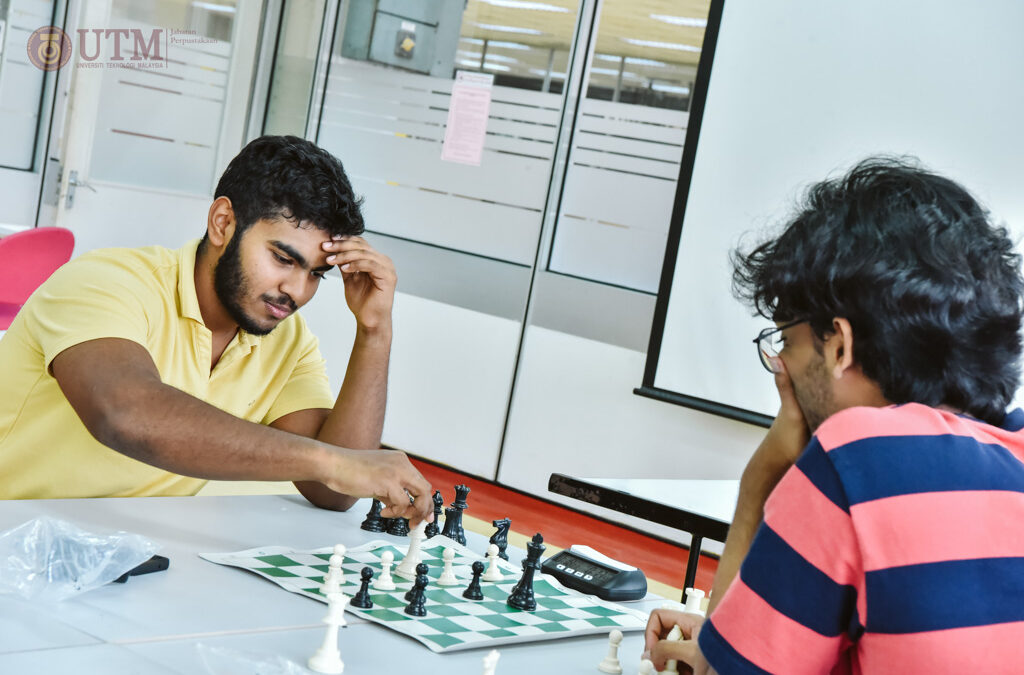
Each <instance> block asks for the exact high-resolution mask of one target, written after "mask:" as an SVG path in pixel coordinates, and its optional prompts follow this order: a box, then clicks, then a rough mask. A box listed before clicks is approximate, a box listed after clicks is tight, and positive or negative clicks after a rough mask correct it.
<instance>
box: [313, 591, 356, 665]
mask: <svg viewBox="0 0 1024 675" xmlns="http://www.w3.org/2000/svg"><path fill="white" fill-rule="evenodd" d="M347 604H348V596H347V595H345V594H344V593H331V594H330V595H328V596H327V616H325V617H324V620H323V622H324V623H325V624H327V632H326V634H325V635H324V641H323V643H322V644H321V645H320V648H319V649H317V650H316V652H314V653H313V656H311V657H309V661H308V665H309V668H310V670H314V671H316V672H318V673H331V674H337V673H341V672H343V671H344V670H345V664H344V662H342V660H341V651H340V650H339V649H338V629H339V628H341V627H342V626H344V625H345V605H347Z"/></svg>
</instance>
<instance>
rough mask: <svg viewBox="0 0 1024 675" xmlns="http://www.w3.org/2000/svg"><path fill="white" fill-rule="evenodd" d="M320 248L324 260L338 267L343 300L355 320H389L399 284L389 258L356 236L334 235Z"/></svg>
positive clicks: (371, 322) (375, 323)
mask: <svg viewBox="0 0 1024 675" xmlns="http://www.w3.org/2000/svg"><path fill="white" fill-rule="evenodd" d="M322 247H323V250H324V251H326V252H327V253H328V255H327V262H328V263H329V264H331V265H337V266H338V269H339V270H341V278H342V280H344V282H345V300H346V302H347V303H348V306H349V309H351V310H352V313H353V314H355V316H356V320H357V321H358V322H360V323H361V324H363V325H365V326H367V327H375V326H379V325H381V324H382V323H383V322H386V321H389V320H390V318H391V306H392V304H393V302H394V295H395V285H396V284H397V283H398V278H397V275H396V274H395V265H394V263H393V262H392V261H391V258H389V257H387V256H386V255H384V254H382V253H380V252H379V251H377V250H376V249H374V248H373V247H372V246H370V243H369V242H367V241H366V240H365V239H363V238H362V237H357V236H348V237H346V236H342V235H335V236H333V237H331V239H329V240H328V241H325V242H324V243H323V244H322Z"/></svg>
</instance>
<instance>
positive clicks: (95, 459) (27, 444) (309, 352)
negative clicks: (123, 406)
mask: <svg viewBox="0 0 1024 675" xmlns="http://www.w3.org/2000/svg"><path fill="white" fill-rule="evenodd" d="M198 244H199V242H198V240H197V241H194V242H192V243H191V244H189V245H187V246H185V247H184V248H182V249H179V250H177V251H172V250H169V249H165V248H162V247H157V246H153V247H147V248H140V249H103V250H98V251H93V252H90V253H86V254H84V255H82V256H80V257H78V258H76V259H74V260H72V261H71V262H69V263H67V264H66V265H64V266H63V267H62V268H60V269H59V270H57V272H55V273H54V275H53V276H52V277H50V279H49V280H47V281H46V282H45V283H44V284H43V285H42V286H40V287H39V289H38V290H37V291H36V292H35V293H34V294H33V295H32V297H31V298H30V299H29V301H28V302H27V303H26V304H25V306H24V307H23V308H22V310H21V311H20V312H19V313H18V315H17V317H16V318H15V320H14V322H13V323H12V324H11V327H10V329H9V330H8V331H7V333H6V335H4V337H3V339H2V340H0V498H2V499H21V498H54V497H137V496H153V495H161V496H167V495H192V494H195V493H196V492H197V491H199V489H200V488H201V487H202V486H203V485H204V484H205V483H206V481H205V480H201V479H198V478H188V477H185V476H179V475H177V474H173V473H170V472H168V471H164V470H163V469H158V468H156V467H153V466H150V465H148V464H144V463H142V462H139V461H136V460H134V459H131V458H129V457H127V456H125V455H122V454H121V453H119V452H116V451H114V450H111V449H110V448H107V447H106V446H104V445H102V444H101V443H99V442H98V441H97V440H96V439H94V438H93V437H92V435H91V434H90V433H89V432H88V430H86V428H85V425H83V424H82V421H81V420H80V419H79V418H78V415H77V414H75V411H74V410H73V409H72V408H71V405H70V404H69V403H68V401H67V399H66V398H64V394H63V393H62V392H61V390H60V387H59V386H58V385H57V381H56V380H55V379H54V378H53V376H52V375H51V374H50V372H49V366H50V363H51V362H52V361H53V359H54V357H55V356H57V354H59V353H61V352H62V351H63V350H65V349H67V348H68V347H71V346H73V345H76V344H80V343H82V342H86V341H89V340H94V339H97V338H109V337H113V338H124V339H126V340H132V341H133V342H137V343H139V344H140V345H142V346H143V347H145V348H146V350H147V351H149V353H150V355H151V356H152V357H153V362H154V363H155V364H156V367H157V369H158V370H159V371H160V377H161V379H162V380H163V381H164V382H165V383H166V384H169V385H171V386H173V387H176V388H178V389H181V390H182V391H184V392H186V393H189V394H191V395H193V396H195V397H196V398H200V399H202V400H204V401H206V402H207V403H210V404H211V405H214V406H217V407H218V408H220V409H221V410H224V411H227V412H229V413H231V414H232V415H235V416H237V417H241V418H243V419H246V420H249V421H251V422H258V423H261V424H270V423H271V422H273V421H274V420H276V419H278V418H280V417H283V416H284V415H287V414H289V413H292V412H295V411H297V410H305V409H307V408H330V407H332V406H333V404H334V400H333V397H332V396H331V392H330V388H329V385H328V382H327V373H326V369H325V365H324V360H323V358H322V357H321V356H320V350H319V348H318V346H317V340H316V337H314V336H313V334H312V333H310V331H309V329H308V328H307V327H306V323H305V321H303V320H302V318H301V317H300V316H299V315H298V314H293V315H292V316H290V317H288V318H287V319H285V320H284V321H282V322H281V323H280V324H279V325H278V326H277V327H276V328H275V329H274V330H273V331H272V332H271V333H270V334H269V335H266V336H263V337H257V336H254V335H250V334H248V333H244V332H241V331H240V332H239V333H238V334H237V335H236V336H235V338H234V339H233V340H232V341H231V343H230V344H229V345H228V347H227V349H226V350H225V351H224V354H223V356H221V358H220V361H218V362H217V367H216V368H214V369H213V371H212V372H211V371H210V354H211V348H212V334H211V333H210V331H209V330H208V329H207V328H206V326H205V325H203V319H202V316H201V315H200V313H199V301H198V300H197V298H196V288H195V281H194V278H193V273H194V270H195V259H196V248H197V246H198ZM138 424H146V420H144V419H141V420H138Z"/></svg>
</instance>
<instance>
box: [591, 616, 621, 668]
mask: <svg viewBox="0 0 1024 675" xmlns="http://www.w3.org/2000/svg"><path fill="white" fill-rule="evenodd" d="M621 642H622V631H621V630H619V629H617V628H616V629H615V630H613V631H612V632H610V633H608V655H607V656H605V657H604V660H603V661H601V663H599V664H597V669H598V670H600V671H601V672H602V673H611V674H612V675H620V673H622V664H621V663H619V644H620V643H621Z"/></svg>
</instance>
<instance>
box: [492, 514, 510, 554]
mask: <svg viewBox="0 0 1024 675" xmlns="http://www.w3.org/2000/svg"><path fill="white" fill-rule="evenodd" d="M491 525H494V526H495V527H496V528H498V530H497V531H496V532H495V533H494V534H492V535H491V538H490V540H489V541H490V543H492V544H494V545H495V546H497V547H498V557H499V558H501V559H502V560H508V553H505V549H507V548H508V531H509V529H510V528H511V527H512V521H511V520H509V519H508V518H502V519H501V520H493V521H491Z"/></svg>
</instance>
